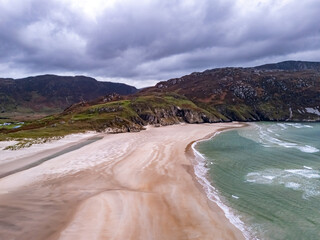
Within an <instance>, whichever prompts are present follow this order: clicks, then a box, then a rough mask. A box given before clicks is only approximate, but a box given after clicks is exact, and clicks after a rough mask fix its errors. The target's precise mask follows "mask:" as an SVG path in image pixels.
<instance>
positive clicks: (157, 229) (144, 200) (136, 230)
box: [0, 123, 244, 240]
mask: <svg viewBox="0 0 320 240" xmlns="http://www.w3.org/2000/svg"><path fill="white" fill-rule="evenodd" d="M238 126H241V124H235V123H221V124H201V125H195V124H194V125H188V124H184V125H174V126H167V127H161V128H153V127H149V128H148V130H146V131H142V132H139V133H124V134H116V135H110V134H106V135H105V136H104V138H103V139H101V140H98V141H96V142H94V143H92V144H89V145H86V146H84V147H82V148H80V149H77V150H74V151H72V152H68V153H65V154H63V155H60V156H57V157H55V158H53V159H51V160H49V161H46V162H44V163H42V164H40V165H38V166H35V167H33V168H30V169H27V170H24V171H21V172H18V173H15V174H12V175H10V176H7V177H5V178H2V179H1V180H0V216H1V218H0V239H34V240H37V239H50V240H51V239H79V240H80V239H86V240H87V239H228V240H229V239H244V238H243V235H242V233H241V232H240V231H239V230H238V229H237V228H235V227H234V226H233V225H232V224H231V223H230V222H229V221H228V219H227V218H226V217H225V216H224V213H223V211H222V210H221V209H220V208H219V207H218V206H217V205H215V204H213V203H212V202H210V201H209V200H208V198H207V196H206V194H205V193H204V191H203V190H202V189H201V187H199V184H198V182H197V181H196V179H195V177H194V174H193V166H192V164H191V160H192V159H191V158H192V154H190V153H186V148H187V146H188V144H190V142H192V141H195V140H198V139H202V138H204V137H206V136H208V135H209V134H212V133H214V132H216V131H219V130H221V129H224V128H229V127H238ZM0 154H1V152H0Z"/></svg>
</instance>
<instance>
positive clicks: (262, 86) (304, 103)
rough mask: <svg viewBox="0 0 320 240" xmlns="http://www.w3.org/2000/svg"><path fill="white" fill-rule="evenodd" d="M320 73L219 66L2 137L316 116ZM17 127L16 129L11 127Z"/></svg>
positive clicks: (77, 107) (1, 132)
mask: <svg viewBox="0 0 320 240" xmlns="http://www.w3.org/2000/svg"><path fill="white" fill-rule="evenodd" d="M319 103H320V72H319V71H317V70H312V69H308V70H302V71H301V70H294V71H292V70H282V69H281V70H279V69H276V70H270V69H268V70H264V69H259V68H220V69H212V70H206V71H204V72H197V73H192V74H190V75H186V76H183V77H181V78H174V79H170V80H168V81H163V82H159V83H158V84H156V85H155V86H154V87H149V88H146V89H143V90H141V91H139V92H137V93H135V94H132V95H127V96H120V95H117V94H111V95H108V96H104V97H100V98H98V99H95V100H93V101H82V102H80V103H77V104H73V105H72V106H70V107H68V108H67V109H65V110H64V111H63V112H62V113H60V114H56V115H52V116H49V117H46V118H43V119H39V120H36V121H31V122H27V123H25V124H23V125H21V124H20V125H21V127H20V125H19V126H15V125H13V126H12V127H7V128H6V129H4V128H2V129H0V140H1V139H2V140H3V139H7V138H26V137H28V138H37V137H39V136H41V137H52V136H62V135H65V134H68V133H72V132H81V131H86V130H96V131H107V132H113V133H118V132H131V131H140V130H141V129H143V127H144V126H146V125H147V124H152V125H155V126H163V125H170V124H175V123H179V122H186V123H205V122H208V123H211V122H223V121H308V122H314V121H320V104H319ZM15 127H18V128H15Z"/></svg>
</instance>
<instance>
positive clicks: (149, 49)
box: [0, 0, 320, 85]
mask: <svg viewBox="0 0 320 240" xmlns="http://www.w3.org/2000/svg"><path fill="white" fill-rule="evenodd" d="M239 1H241V0H227V1H226V0H224V1H222V0H216V1H211V0H199V1H196V0H189V1H185V0H184V1H183V0H171V1H160V0H154V1H147V0H146V1H129V0H119V1H117V2H116V3H115V5H114V6H113V7H110V8H106V9H104V11H103V12H102V14H101V15H99V16H97V17H96V19H95V20H92V19H89V18H87V17H85V16H83V13H82V12H79V11H76V10H75V9H73V8H71V7H70V5H69V4H66V3H65V2H64V1H61V0H47V1H42V0H24V1H22V0H21V1H19V0H17V1H10V3H9V1H8V2H6V1H3V2H0V65H1V64H2V65H3V66H9V67H6V68H4V67H3V68H1V66H0V69H6V71H9V73H7V72H0V74H1V75H2V76H3V77H7V76H8V75H10V74H14V73H15V72H17V71H21V72H23V71H24V72H28V73H35V74H36V73H40V72H41V73H44V72H54V73H59V72H61V73H63V72H73V73H75V74H83V73H87V74H89V75H91V76H100V77H102V78H115V79H119V78H121V79H128V81H130V82H138V81H139V80H141V85H143V81H144V80H148V81H149V82H150V80H152V79H153V80H164V79H166V78H170V77H176V76H177V75H178V74H188V73H190V72H193V71H201V70H204V69H207V68H213V67H222V66H235V65H239V66H245V65H248V64H249V63H252V62H257V61H258V62H259V61H262V60H263V59H270V60H272V59H277V60H278V59H281V60H286V59H287V58H288V57H290V56H295V57H296V58H298V57H299V56H306V54H305V53H306V52H308V56H310V58H312V59H311V60H315V59H317V53H318V52H319V50H320V41H319V40H320V39H319V38H320V27H319V24H318V22H319V20H320V17H319V14H318V13H319V12H320V2H319V1H317V0H305V1H299V0H291V1H290V0H287V1H268V2H266V1H260V2H258V3H257V1H241V2H239ZM241 3H242V4H245V5H241ZM249 3H251V4H249ZM284 3H285V4H284ZM312 52H314V54H312ZM301 60H310V59H301ZM318 60H319V59H318ZM10 71H11V72H10ZM9 77H10V76H9ZM13 77H14V76H13Z"/></svg>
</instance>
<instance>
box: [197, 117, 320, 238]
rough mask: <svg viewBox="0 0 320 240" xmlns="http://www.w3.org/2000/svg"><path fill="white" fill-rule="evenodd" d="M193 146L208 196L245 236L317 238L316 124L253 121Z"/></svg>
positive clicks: (319, 145)
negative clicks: (248, 124) (247, 125)
mask: <svg viewBox="0 0 320 240" xmlns="http://www.w3.org/2000/svg"><path fill="white" fill-rule="evenodd" d="M193 148H194V150H195V152H196V155H197V162H196V165H195V173H196V175H197V177H198V179H199V181H200V183H201V184H202V186H203V187H204V188H205V190H206V192H207V194H208V197H209V198H210V199H211V200H212V201H214V202H216V203H217V204H218V205H219V206H220V207H221V208H222V209H223V210H224V212H225V214H226V216H227V217H228V218H229V219H230V221H231V222H232V223H233V224H235V225H236V226H237V227H238V228H239V229H241V230H242V231H243V232H244V234H245V236H246V238H247V239H272V240H273V239H275V240H277V239H290V240H294V239H297V240H302V239H308V240H313V239H315V240H319V239H320V123H253V124H250V126H249V127H245V128H241V129H236V130H231V131H226V132H223V133H220V134H217V135H216V136H215V137H214V138H212V139H210V140H206V141H201V142H198V143H195V144H194V145H193Z"/></svg>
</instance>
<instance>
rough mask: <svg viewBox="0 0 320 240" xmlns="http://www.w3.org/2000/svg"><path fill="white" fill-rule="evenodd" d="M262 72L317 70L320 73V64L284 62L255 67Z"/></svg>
mask: <svg viewBox="0 0 320 240" xmlns="http://www.w3.org/2000/svg"><path fill="white" fill-rule="evenodd" d="M254 68H255V69H260V70H286V71H304V70H316V71H320V62H307V61H284V62H279V63H271V64H264V65H261V66H256V67H254Z"/></svg>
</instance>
